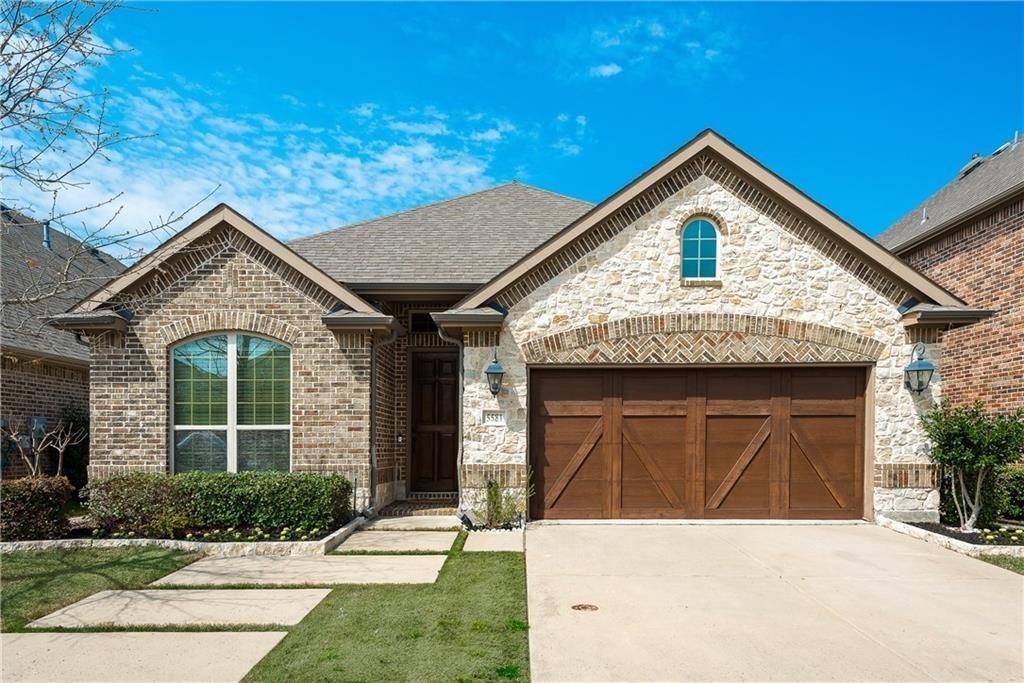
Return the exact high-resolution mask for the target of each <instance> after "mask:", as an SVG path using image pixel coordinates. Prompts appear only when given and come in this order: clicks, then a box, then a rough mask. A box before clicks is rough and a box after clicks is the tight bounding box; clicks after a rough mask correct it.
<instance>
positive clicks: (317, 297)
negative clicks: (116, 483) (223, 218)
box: [89, 228, 370, 507]
mask: <svg viewBox="0 0 1024 683" xmlns="http://www.w3.org/2000/svg"><path fill="white" fill-rule="evenodd" d="M122 299H123V301H124V302H125V303H126V304H127V305H128V306H129V307H130V308H131V309H132V311H133V312H134V314H135V317H134V318H133V319H132V320H131V322H130V323H129V325H128V330H127V332H126V333H125V334H124V335H120V334H116V333H109V332H108V333H104V334H102V335H97V336H95V337H93V338H92V339H91V340H90V341H91V346H92V354H93V355H92V358H93V362H92V378H91V379H92V382H91V392H90V394H91V404H92V413H91V420H92V444H91V463H90V466H89V474H90V477H92V478H100V477H104V476H109V475H112V474H117V473H121V472H127V471H149V472H167V471H168V467H169V461H168V447H169V443H168V439H169V436H168V428H169V416H170V415H169V407H168V364H169V363H168V360H169V354H170V348H171V347H172V346H173V345H174V344H175V343H177V342H180V341H182V340H185V339H188V338H189V337H192V336H196V335H202V334H205V333H212V332H220V331H238V332H253V333H257V334H261V335H265V336H268V337H273V338H275V339H278V340H280V341H282V342H284V343H285V344H287V345H288V346H290V347H291V351H292V469H293V470H294V471H312V472H340V473H343V474H345V475H347V476H348V477H350V478H351V479H352V481H353V484H354V486H355V488H356V497H357V501H356V504H357V505H358V506H359V507H362V506H363V505H365V504H366V501H367V497H368V491H369V480H368V479H369V470H370V467H369V424H368V422H369V420H368V411H369V394H370V392H369V372H370V337H369V335H366V334H361V333H344V334H335V333H333V332H331V331H330V330H328V329H327V328H326V327H325V326H324V325H323V323H322V321H321V320H320V317H321V315H323V313H325V312H326V311H329V310H331V309H332V308H333V307H334V306H335V305H336V304H337V303H338V302H337V301H335V300H334V298H333V297H332V296H330V295H328V294H327V293H325V292H323V291H322V290H320V289H319V288H317V287H316V286H314V285H312V284H311V283H309V281H308V280H306V279H305V278H304V277H302V275H301V274H300V273H298V272H296V271H294V270H292V269H291V268H290V267H288V266H286V265H285V264H283V263H281V262H280V261H279V260H277V259H276V258H275V257H273V256H272V255H271V254H269V253H267V252H266V251H264V250H263V249H262V248H260V247H259V246H258V245H256V244H255V243H253V242H251V241H250V240H248V239H247V238H245V237H244V236H243V235H241V234H240V233H238V232H237V231H234V230H232V229H226V228H221V229H218V230H216V231H213V232H211V233H210V234H209V235H208V236H207V237H205V238H204V239H203V240H202V242H201V243H200V244H198V245H195V246H194V247H191V248H190V249H189V250H188V251H187V252H186V253H184V254H182V255H179V256H176V257H174V258H173V259H171V260H170V261H169V262H167V263H165V264H164V265H163V267H162V268H161V272H160V273H159V274H158V276H157V277H156V278H155V279H154V280H151V281H148V282H147V283H146V284H145V285H143V286H142V288H141V289H138V290H134V291H131V292H128V293H126V294H125V295H124V296H123V297H122Z"/></svg>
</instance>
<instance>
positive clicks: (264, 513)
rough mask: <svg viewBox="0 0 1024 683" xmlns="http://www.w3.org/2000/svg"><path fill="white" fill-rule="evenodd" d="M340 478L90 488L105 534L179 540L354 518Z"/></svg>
mask: <svg viewBox="0 0 1024 683" xmlns="http://www.w3.org/2000/svg"><path fill="white" fill-rule="evenodd" d="M351 496H352V486H351V484H350V483H349V482H348V480H347V479H345V478H344V477H343V476H341V475H337V474H315V473H291V472H242V473H239V474H231V473H227V472H188V473H185V474H178V475H174V476H171V475H166V474H126V475H120V476H115V477H111V478H109V479H105V480H103V481H101V482H97V483H95V484H90V486H89V512H90V514H91V515H92V516H93V518H94V519H95V520H96V522H97V523H98V524H99V526H100V528H101V529H103V530H104V531H107V532H115V533H128V532H134V533H135V534H136V535H139V536H160V537H172V538H173V537H181V536H182V535H184V533H185V532H202V531H206V530H213V529H217V530H220V529H229V528H230V529H256V528H260V529H266V530H272V529H284V528H289V529H314V528H317V529H325V528H333V527H335V526H337V525H339V524H342V523H344V522H346V521H348V519H349V517H351V506H350V502H351Z"/></svg>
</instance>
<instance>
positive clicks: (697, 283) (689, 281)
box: [679, 277, 722, 287]
mask: <svg viewBox="0 0 1024 683" xmlns="http://www.w3.org/2000/svg"><path fill="white" fill-rule="evenodd" d="M679 284H681V285H682V286H683V287H721V286H722V281H721V280H719V279H718V278H688V277H684V278H680V279H679Z"/></svg>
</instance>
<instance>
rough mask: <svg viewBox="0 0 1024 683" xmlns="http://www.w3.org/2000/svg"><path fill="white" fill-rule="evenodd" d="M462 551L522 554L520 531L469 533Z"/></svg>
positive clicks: (521, 535) (521, 533) (521, 534)
mask: <svg viewBox="0 0 1024 683" xmlns="http://www.w3.org/2000/svg"><path fill="white" fill-rule="evenodd" d="M462 549H463V550H464V551H465V552H467V553H474V552H511V553H521V552H523V532H522V531H471V532H470V533H469V537H468V538H466V545H464V546H463V547H462Z"/></svg>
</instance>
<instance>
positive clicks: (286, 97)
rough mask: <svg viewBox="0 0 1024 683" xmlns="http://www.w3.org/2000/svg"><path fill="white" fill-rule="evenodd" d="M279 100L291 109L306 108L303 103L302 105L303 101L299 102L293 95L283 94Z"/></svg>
mask: <svg viewBox="0 0 1024 683" xmlns="http://www.w3.org/2000/svg"><path fill="white" fill-rule="evenodd" d="M281 100H282V101H284V102H285V103H287V104H290V105H291V106H293V107H304V106H306V105H305V103H303V101H302V100H300V99H299V98H298V97H296V96H295V95H289V94H288V93H285V94H284V95H281Z"/></svg>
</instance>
